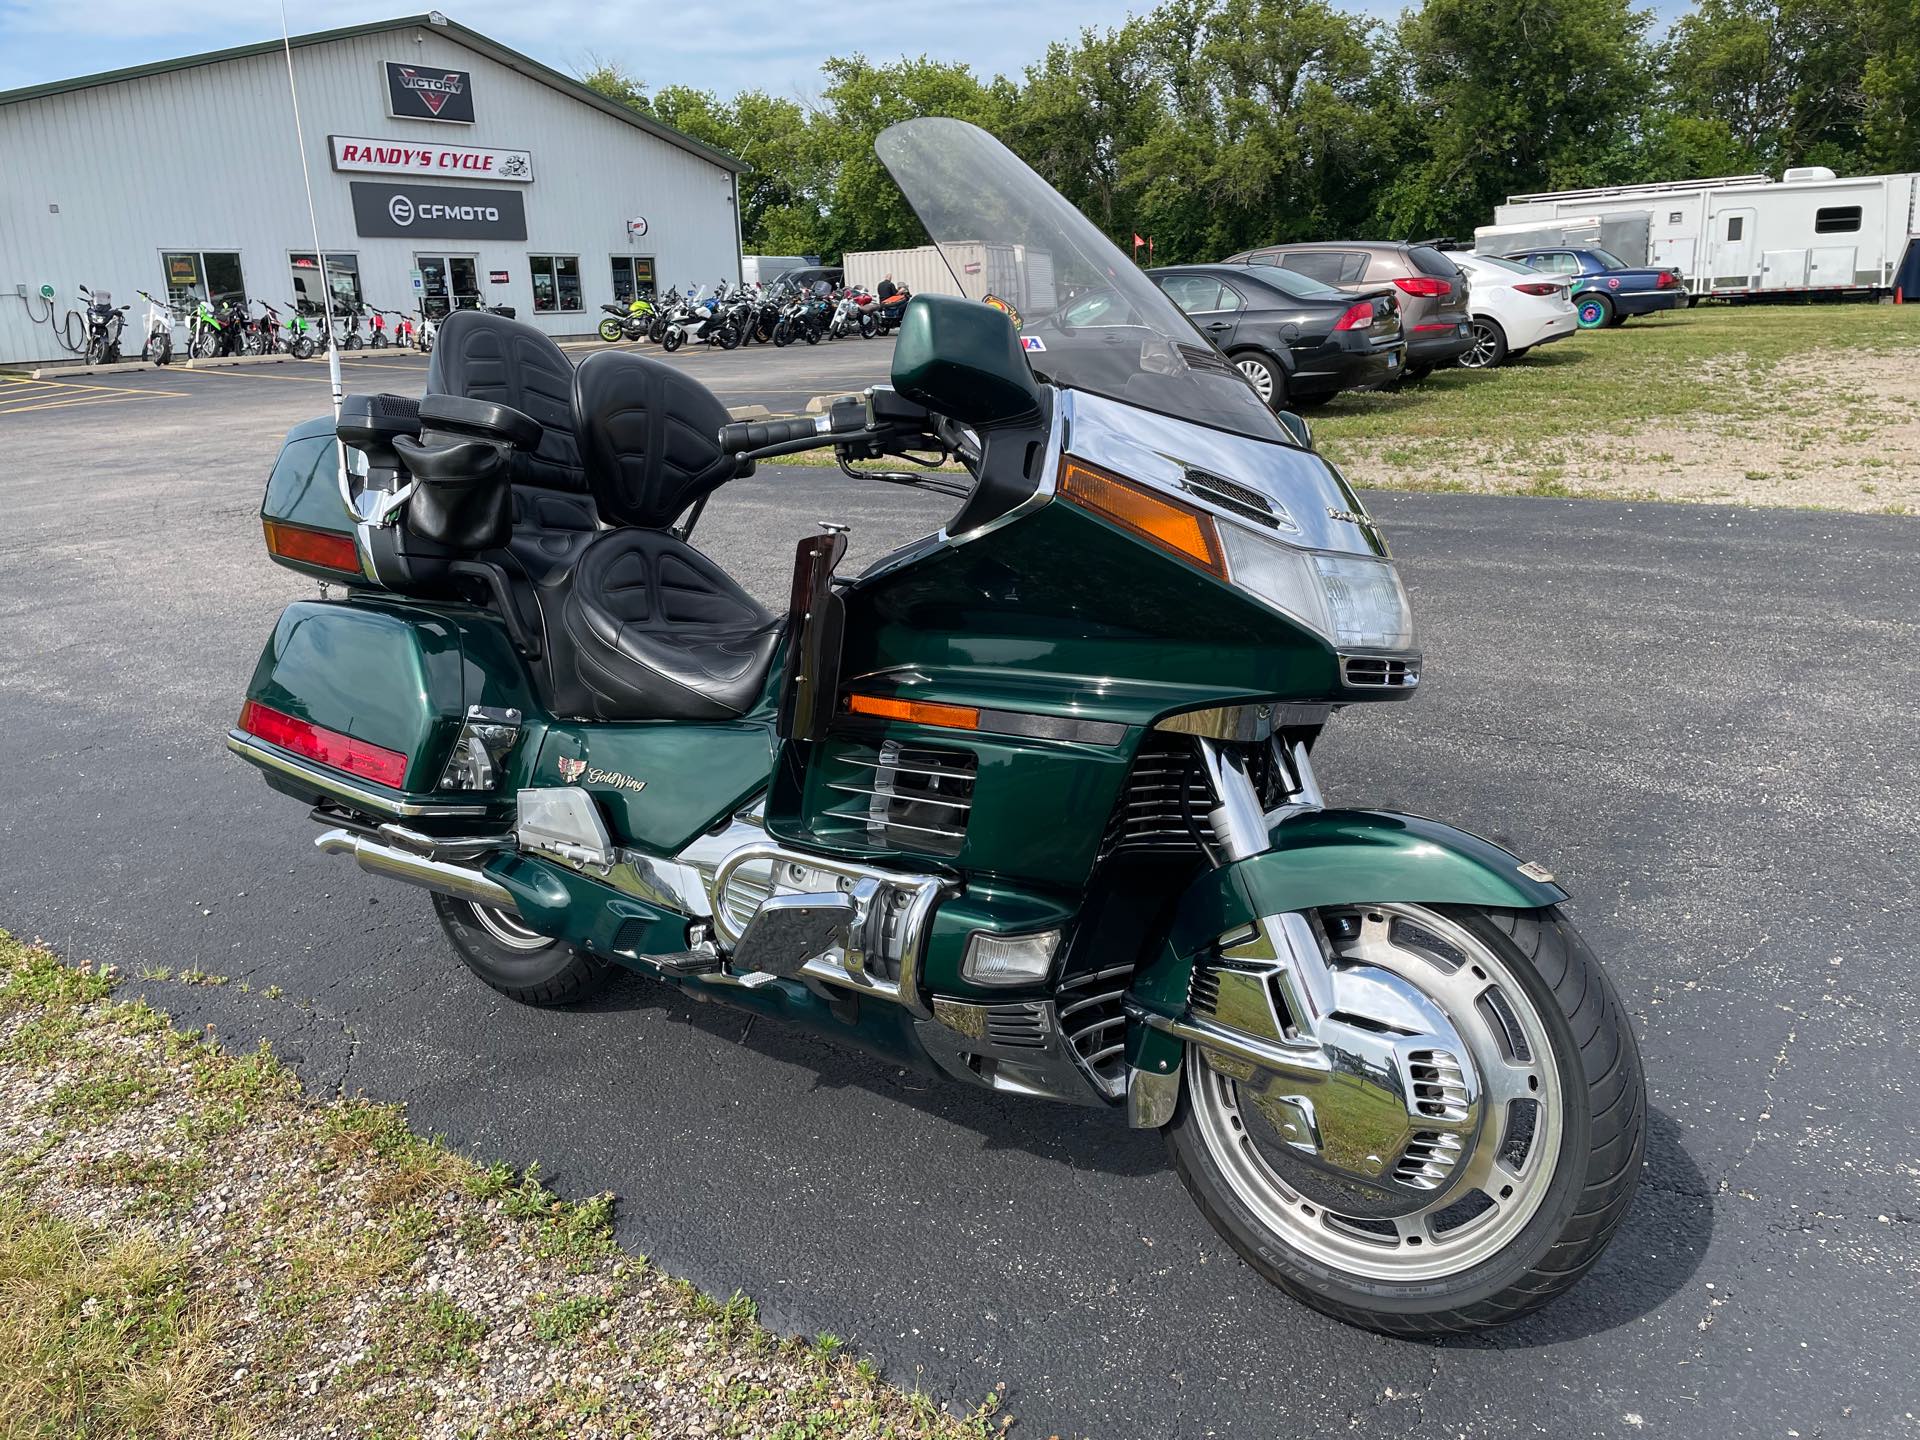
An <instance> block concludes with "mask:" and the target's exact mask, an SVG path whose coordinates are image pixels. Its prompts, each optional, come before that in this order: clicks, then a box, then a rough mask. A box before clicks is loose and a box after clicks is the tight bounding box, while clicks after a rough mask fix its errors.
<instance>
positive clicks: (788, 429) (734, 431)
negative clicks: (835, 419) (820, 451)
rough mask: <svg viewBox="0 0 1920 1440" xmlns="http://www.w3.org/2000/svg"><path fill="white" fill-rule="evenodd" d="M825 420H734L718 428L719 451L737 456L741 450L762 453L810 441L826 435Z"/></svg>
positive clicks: (822, 418) (811, 418) (803, 418)
mask: <svg viewBox="0 0 1920 1440" xmlns="http://www.w3.org/2000/svg"><path fill="white" fill-rule="evenodd" d="M826 418H827V417H825V416H815V415H802V416H800V417H798V418H797V419H793V420H737V421H735V422H734V423H733V424H731V425H723V426H721V427H720V447H721V448H722V449H723V450H725V451H726V452H727V453H728V454H729V455H737V454H739V453H740V452H741V451H743V450H764V449H765V448H766V447H767V446H769V445H786V444H790V443H791V442H793V441H795V440H811V439H813V437H814V436H816V435H820V434H823V433H825V430H826V424H825V421H826Z"/></svg>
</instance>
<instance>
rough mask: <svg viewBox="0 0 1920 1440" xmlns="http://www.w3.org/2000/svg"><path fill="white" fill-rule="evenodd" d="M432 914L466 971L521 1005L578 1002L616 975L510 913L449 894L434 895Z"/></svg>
mask: <svg viewBox="0 0 1920 1440" xmlns="http://www.w3.org/2000/svg"><path fill="white" fill-rule="evenodd" d="M433 911H434V914H435V915H436V916H437V917H438V918H439V921H440V928H441V929H442V930H444V931H446V932H447V939H448V940H450V941H451V942H453V948H454V949H455V950H456V951H458V952H459V955H460V958H461V959H462V960H464V961H465V962H466V966H467V968H468V969H469V970H471V971H473V973H474V974H476V975H478V976H479V977H480V978H481V979H482V980H484V981H486V982H487V984H488V985H489V986H491V987H492V988H493V989H495V990H498V991H499V992H500V993H501V994H502V995H505V996H506V997H507V998H508V999H509V1000H517V1001H519V1002H520V1003H521V1004H522V1005H541V1006H550V1005H574V1004H578V1003H579V1002H580V1001H582V1000H586V999H589V998H591V997H592V996H593V995H595V994H597V993H599V991H600V990H601V989H602V988H603V987H604V986H605V985H606V983H607V977H608V976H609V975H610V974H611V973H612V967H611V966H609V965H608V964H607V963H606V962H605V961H603V960H600V959H598V958H596V957H595V956H593V955H591V954H589V953H588V952H587V951H585V950H577V949H575V948H574V947H573V946H571V945H568V944H567V943H565V942H564V941H561V940H550V939H548V938H547V937H546V936H545V935H541V934H539V933H537V932H535V931H533V930H530V929H528V928H527V926H526V924H525V923H524V922H523V921H522V920H521V919H520V917H519V916H517V915H512V914H509V913H507V912H506V911H503V910H495V909H493V908H492V907H491V906H487V905H476V904H475V903H474V902H473V901H471V900H454V899H452V898H450V897H448V896H445V895H435V896H434V897H433Z"/></svg>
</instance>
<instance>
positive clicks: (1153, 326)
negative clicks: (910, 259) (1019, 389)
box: [874, 117, 1290, 444]
mask: <svg viewBox="0 0 1920 1440" xmlns="http://www.w3.org/2000/svg"><path fill="white" fill-rule="evenodd" d="M874 150H875V151H876V152H877V153H878V155H879V157H880V163H881V164H883V165H885V166H886V167H887V171H888V173H889V174H891V175H892V176H893V179H894V183H896V184H897V185H899V187H900V191H901V193H902V194H903V195H905V196H906V200H907V203H908V204H909V205H910V206H912V207H913V212H914V214H915V215H917V216H919V218H920V223H921V224H922V225H924V226H926V229H927V234H928V235H929V236H930V237H931V238H932V240H933V243H934V244H935V245H936V246H938V247H939V250H940V254H941V256H942V258H944V259H945V261H946V263H947V268H948V269H949V270H951V271H952V272H953V278H954V279H955V280H956V281H957V282H958V283H959V286H960V289H961V292H962V293H963V294H965V295H966V296H967V297H968V298H970V299H974V300H985V301H987V302H988V303H989V304H998V305H999V306H1000V308H1002V309H1004V310H1006V311H1007V312H1008V313H1009V315H1010V316H1011V317H1012V319H1013V323H1014V327H1015V328H1016V329H1018V330H1019V331H1020V336H1021V343H1022V345H1023V346H1024V347H1025V349H1026V352H1027V364H1028V365H1029V366H1030V367H1031V368H1032V370H1033V373H1034V374H1035V375H1036V376H1037V377H1038V378H1039V379H1041V380H1043V381H1046V382H1048V383H1050V384H1054V385H1063V386H1066V387H1068V388H1069V389H1074V390H1087V391H1091V392H1093V393H1094V394H1096V395H1105V396H1107V397H1109V398H1111V399H1114V400H1118V401H1121V402H1122V403H1124V404H1127V405H1136V406H1139V407H1141V408H1142V409H1146V410H1154V411H1158V412H1159V413H1160V414H1162V415H1172V416H1177V417H1179V418H1181V419H1183V420H1193V421H1197V422H1199V423H1200V424H1202V425H1211V426H1214V427H1216V428H1219V429H1222V430H1231V431H1233V432H1235V433H1236V434H1241V435H1248V436H1252V437H1254V438H1255V439H1260V440H1274V441H1279V442H1281V443H1283V444H1284V443H1290V442H1289V441H1288V437H1287V434H1286V432H1285V431H1284V430H1283V429H1282V428H1281V426H1280V423H1279V421H1277V420H1276V419H1275V418H1274V416H1273V412H1272V411H1271V410H1269V409H1268V408H1267V406H1266V405H1265V403H1264V402H1262V400H1261V399H1260V397H1259V396H1258V395H1256V394H1255V393H1254V390H1253V386H1252V385H1250V384H1249V383H1248V382H1247V379H1246V377H1245V376H1243V375H1241V374H1240V372H1239V371H1238V370H1237V369H1235V368H1234V366H1233V365H1231V364H1230V363H1228V362H1227V361H1226V360H1225V359H1223V358H1222V357H1221V355H1220V352H1219V351H1217V350H1215V349H1214V348H1213V347H1212V346H1211V345H1210V344H1208V343H1207V341H1206V339H1205V338H1204V337H1203V336H1202V335H1201V334H1200V332H1199V331H1198V330H1196V329H1195V328H1194V326H1193V322H1192V321H1190V320H1188V319H1187V317H1186V315H1185V314H1184V313H1183V312H1182V311H1181V310H1180V307H1179V306H1177V305H1175V304H1174V303H1173V302H1172V301H1171V300H1169V299H1168V298H1167V297H1166V296H1165V295H1164V294H1162V293H1161V291H1160V289H1159V287H1158V286H1156V285H1155V284H1154V283H1153V282H1152V281H1151V280H1149V279H1148V278H1147V277H1146V275H1145V274H1143V273H1142V272H1141V270H1140V267H1139V266H1137V265H1135V264H1134V263H1133V261H1131V260H1130V259H1128V258H1127V257H1126V256H1125V255H1124V254H1122V253H1121V251H1120V249H1119V247H1118V246H1116V245H1115V244H1114V243H1113V242H1112V241H1111V240H1109V239H1107V237H1106V236H1105V235H1103V234H1101V233H1100V230H1099V228H1098V227H1097V226H1095V225H1094V223H1093V222H1092V221H1090V220H1088V219H1087V218H1086V216H1084V215H1082V214H1081V213H1080V212H1079V211H1078V210H1076V209H1075V208H1074V207H1073V206H1072V205H1070V204H1068V203H1067V201H1066V200H1065V199H1063V198H1062V197H1061V195H1060V194H1059V192H1057V191H1056V190H1054V188H1053V187H1052V186H1050V185H1048V184H1047V182H1046V181H1044V180H1042V179H1041V178H1040V177H1039V176H1038V175H1036V174H1034V173H1033V171H1032V170H1030V169H1028V168H1027V166H1026V164H1025V163H1024V162H1022V161H1021V160H1020V159H1019V158H1018V157H1017V156H1015V155H1014V153H1013V152H1012V151H1011V150H1009V149H1007V147H1006V146H1004V145H1002V144H1001V143H1000V142H999V141H998V140H996V139H994V138H993V137H992V136H991V135H989V134H987V133H986V132H985V131H984V130H981V129H980V128H979V127H977V126H974V125H969V124H967V123H966V122H965V121H963V120H949V119H942V118H934V117H929V118H925V119H919V120H904V121H902V122H900V123H899V124H897V125H893V126H890V127H888V128H887V129H886V130H883V131H881V133H880V136H879V138H878V139H877V140H876V141H875V142H874Z"/></svg>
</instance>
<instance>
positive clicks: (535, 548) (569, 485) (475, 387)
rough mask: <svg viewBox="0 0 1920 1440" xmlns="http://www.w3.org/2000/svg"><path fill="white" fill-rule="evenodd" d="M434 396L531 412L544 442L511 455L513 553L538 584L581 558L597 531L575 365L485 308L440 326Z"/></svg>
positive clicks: (431, 377)
mask: <svg viewBox="0 0 1920 1440" xmlns="http://www.w3.org/2000/svg"><path fill="white" fill-rule="evenodd" d="M426 393H427V394H429V395H464V396H466V397H468V398H469V399H473V400H491V401H493V402H494V403H496V404H500V405H510V406H512V407H513V408H514V409H515V410H518V411H520V412H521V413H523V414H526V415H531V416H532V417H533V418H534V419H535V420H538V421H539V422H540V424H541V426H542V427H543V433H542V434H541V437H540V443H539V445H538V446H536V447H535V448H534V449H532V450H530V451H516V452H515V453H514V456H513V471H512V482H513V539H512V540H511V541H509V542H508V546H507V548H508V550H509V551H510V552H511V554H512V555H513V557H514V559H515V560H517V561H518V562H519V564H520V567H521V568H522V569H523V570H524V571H525V572H526V578H527V579H529V580H533V581H538V580H540V579H542V578H544V577H546V576H548V575H551V574H553V573H554V572H555V571H557V570H560V569H564V568H565V567H566V566H569V565H571V564H572V563H573V562H574V561H575V560H576V559H578V558H579V555H580V552H581V551H582V550H584V549H585V548H586V546H587V543H588V542H589V541H590V540H592V538H593V536H594V534H595V532H596V531H597V530H598V529H599V520H598V516H597V514H596V512H595V509H594V503H593V496H592V494H591V493H590V492H589V490H588V487H587V472H586V467H585V466H584V465H583V464H582V463H581V459H580V442H579V439H578V438H577V436H576V435H575V433H574V422H573V364H572V362H571V361H569V360H568V359H567V356H566V352H565V351H563V350H562V349H561V348H560V347H559V346H558V345H556V344H554V343H553V341H552V340H551V339H549V338H548V337H547V336H546V335H544V334H542V333H541V332H540V331H538V330H536V329H534V328H533V327H532V326H531V325H526V324H522V323H521V322H519V321H517V320H509V319H507V318H506V317H505V316H503V315H494V314H491V313H489V312H488V311H485V310H456V311H454V313H453V314H451V315H449V316H447V318H446V319H445V320H444V321H442V322H441V325H440V335H439V338H438V339H437V340H436V341H435V343H434V347H433V358H432V359H431V360H430V361H428V362H427V387H426Z"/></svg>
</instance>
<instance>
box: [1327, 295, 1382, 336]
mask: <svg viewBox="0 0 1920 1440" xmlns="http://www.w3.org/2000/svg"><path fill="white" fill-rule="evenodd" d="M1371 324H1373V302H1372V301H1370V300H1362V301H1361V302H1360V303H1359V304H1358V305H1349V306H1348V307H1347V313H1346V314H1344V315H1342V316H1341V317H1340V318H1339V319H1338V320H1336V321H1334V324H1333V328H1334V329H1336V330H1364V329H1365V328H1366V327H1367V326H1369V325H1371Z"/></svg>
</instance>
